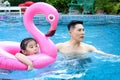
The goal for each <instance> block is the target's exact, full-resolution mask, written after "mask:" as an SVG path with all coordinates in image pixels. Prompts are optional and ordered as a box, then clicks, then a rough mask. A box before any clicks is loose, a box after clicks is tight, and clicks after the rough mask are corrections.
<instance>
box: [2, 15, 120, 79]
mask: <svg viewBox="0 0 120 80" xmlns="http://www.w3.org/2000/svg"><path fill="white" fill-rule="evenodd" d="M75 19H77V20H83V21H84V26H85V32H86V35H85V39H84V42H85V43H88V44H92V45H94V46H96V47H97V48H98V49H100V50H102V51H104V52H106V53H113V54H116V55H120V53H119V52H120V47H119V45H120V38H119V36H120V33H119V31H120V16H115V15H109V16H108V15H92V16H90V15H81V16H78V15H72V16H70V15H61V16H60V20H59V25H58V28H57V31H56V34H55V36H53V37H51V38H50V39H51V40H52V41H53V42H54V43H55V44H56V43H59V42H64V41H67V40H69V34H68V31H67V27H66V24H67V23H68V22H70V21H71V20H75ZM34 22H35V24H36V26H37V27H38V28H39V29H40V30H41V31H42V32H43V33H46V32H47V30H48V29H49V23H46V21H45V20H44V16H41V17H38V16H37V17H35V18H34ZM0 24H1V25H0V41H18V42H20V41H21V40H22V39H23V38H26V37H31V35H30V34H29V33H28V32H27V31H26V29H25V28H24V25H23V23H22V19H21V18H20V17H18V16H11V17H6V18H5V20H0ZM88 57H90V59H91V60H92V62H91V61H90V60H89V59H85V60H79V59H74V60H67V61H66V60H65V59H64V57H62V55H61V54H60V53H59V55H58V59H57V61H56V62H55V63H54V64H52V65H50V66H47V67H45V68H43V69H33V70H32V71H17V70H16V71H11V72H10V73H0V79H12V80H20V79H22V80H62V79H63V80H64V79H67V80H106V79H107V80H119V76H120V68H119V67H120V59H116V58H109V57H103V56H101V55H97V54H94V53H88ZM69 63H70V64H69Z"/></svg>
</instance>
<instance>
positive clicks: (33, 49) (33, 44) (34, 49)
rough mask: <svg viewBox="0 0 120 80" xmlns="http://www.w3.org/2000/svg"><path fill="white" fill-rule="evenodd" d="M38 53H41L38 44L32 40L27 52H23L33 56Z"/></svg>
mask: <svg viewBox="0 0 120 80" xmlns="http://www.w3.org/2000/svg"><path fill="white" fill-rule="evenodd" d="M38 51H39V46H38V44H36V42H35V41H34V40H32V41H30V42H29V43H28V44H27V46H26V50H23V51H22V52H23V53H24V54H25V55H33V54H37V53H38Z"/></svg>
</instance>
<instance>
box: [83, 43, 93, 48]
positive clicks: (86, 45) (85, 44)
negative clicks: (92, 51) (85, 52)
mask: <svg viewBox="0 0 120 80" xmlns="http://www.w3.org/2000/svg"><path fill="white" fill-rule="evenodd" d="M82 45H83V46H85V47H92V45H90V44H87V43H82Z"/></svg>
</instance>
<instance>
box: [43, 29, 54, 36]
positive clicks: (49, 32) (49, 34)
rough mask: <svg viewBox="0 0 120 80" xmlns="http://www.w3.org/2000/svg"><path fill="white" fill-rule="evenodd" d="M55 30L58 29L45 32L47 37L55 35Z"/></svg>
mask: <svg viewBox="0 0 120 80" xmlns="http://www.w3.org/2000/svg"><path fill="white" fill-rule="evenodd" d="M55 31H56V30H51V31H48V32H47V33H46V34H45V36H47V37H50V36H53V35H54V34H55Z"/></svg>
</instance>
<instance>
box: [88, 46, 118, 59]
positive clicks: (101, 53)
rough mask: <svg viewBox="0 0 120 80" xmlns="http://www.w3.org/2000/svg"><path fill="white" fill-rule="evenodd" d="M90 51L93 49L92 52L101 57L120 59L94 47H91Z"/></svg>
mask: <svg viewBox="0 0 120 80" xmlns="http://www.w3.org/2000/svg"><path fill="white" fill-rule="evenodd" d="M90 49H91V52H95V53H98V54H100V55H103V56H108V57H117V58H120V56H117V55H114V54H107V53H105V52H103V51H101V50H98V49H96V48H95V47H94V46H92V45H90Z"/></svg>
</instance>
